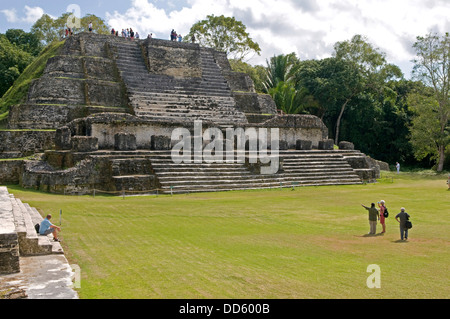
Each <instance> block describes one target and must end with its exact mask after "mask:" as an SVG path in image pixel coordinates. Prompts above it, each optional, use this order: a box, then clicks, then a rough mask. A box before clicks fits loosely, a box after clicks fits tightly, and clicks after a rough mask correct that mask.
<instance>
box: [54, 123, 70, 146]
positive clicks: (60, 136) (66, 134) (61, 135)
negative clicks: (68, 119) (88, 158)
mask: <svg viewBox="0 0 450 319" xmlns="http://www.w3.org/2000/svg"><path fill="white" fill-rule="evenodd" d="M55 147H56V149H57V150H70V149H71V148H72V133H71V131H70V129H69V128H68V127H67V126H63V127H61V128H58V129H57V130H56V134H55Z"/></svg>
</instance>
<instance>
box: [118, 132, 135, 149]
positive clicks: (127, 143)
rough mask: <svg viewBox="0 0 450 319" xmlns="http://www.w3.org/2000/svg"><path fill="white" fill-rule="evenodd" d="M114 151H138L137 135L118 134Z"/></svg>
mask: <svg viewBox="0 0 450 319" xmlns="http://www.w3.org/2000/svg"><path fill="white" fill-rule="evenodd" d="M114 149H115V150H116V151H134V150H136V149H137V145H136V135H134V134H129V133H117V134H115V135H114Z"/></svg>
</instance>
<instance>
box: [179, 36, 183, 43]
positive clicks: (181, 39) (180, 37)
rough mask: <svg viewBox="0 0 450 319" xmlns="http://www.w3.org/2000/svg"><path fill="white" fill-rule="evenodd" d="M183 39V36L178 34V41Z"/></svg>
mask: <svg viewBox="0 0 450 319" xmlns="http://www.w3.org/2000/svg"><path fill="white" fill-rule="evenodd" d="M181 41H183V37H182V36H181V34H179V35H178V42H181Z"/></svg>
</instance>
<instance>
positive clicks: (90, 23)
mask: <svg viewBox="0 0 450 319" xmlns="http://www.w3.org/2000/svg"><path fill="white" fill-rule="evenodd" d="M92 30H93V28H92V22H89V32H92Z"/></svg>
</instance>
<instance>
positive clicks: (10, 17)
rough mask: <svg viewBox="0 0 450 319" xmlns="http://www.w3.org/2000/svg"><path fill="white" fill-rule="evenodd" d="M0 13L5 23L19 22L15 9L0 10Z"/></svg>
mask: <svg viewBox="0 0 450 319" xmlns="http://www.w3.org/2000/svg"><path fill="white" fill-rule="evenodd" d="M0 12H1V13H3V14H4V15H5V17H6V21H8V22H11V23H14V22H17V21H19V18H17V11H16V10H15V9H12V10H8V9H5V10H1V11H0Z"/></svg>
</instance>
